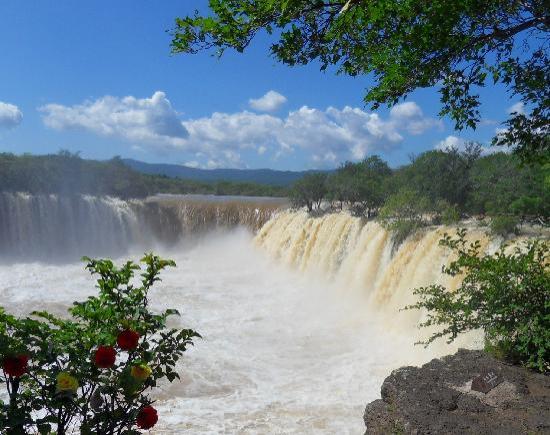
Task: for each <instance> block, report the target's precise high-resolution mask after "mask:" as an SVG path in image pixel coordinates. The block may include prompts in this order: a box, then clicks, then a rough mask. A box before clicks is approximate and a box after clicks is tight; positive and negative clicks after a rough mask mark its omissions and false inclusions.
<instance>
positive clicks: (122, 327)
mask: <svg viewBox="0 0 550 435" xmlns="http://www.w3.org/2000/svg"><path fill="white" fill-rule="evenodd" d="M85 260H86V262H87V265H86V268H87V269H88V270H89V271H90V273H91V274H92V275H97V276H98V279H97V288H98V291H99V293H98V295H97V296H91V297H89V298H88V299H87V300H86V301H84V302H75V304H74V306H73V307H72V308H71V309H70V310H69V314H70V316H69V317H68V318H58V317H56V316H54V315H52V314H50V313H48V312H45V311H38V312H34V313H32V316H31V317H26V318H17V317H15V316H12V315H10V314H8V313H6V312H5V310H3V309H2V308H0V363H1V366H2V369H3V370H2V371H0V386H2V385H3V386H4V387H5V388H6V389H7V392H8V402H7V403H3V402H2V401H1V400H0V431H1V432H2V433H7V434H14V435H15V434H23V433H41V434H49V433H51V432H52V430H54V428H55V431H56V433H57V434H59V435H62V434H65V433H69V432H71V431H73V430H78V431H79V433H82V434H92V433H97V434H139V433H141V432H140V431H139V430H137V427H140V428H142V429H144V428H148V427H150V425H151V424H153V425H154V424H155V423H156V419H157V418H158V417H157V413H156V411H155V410H154V409H153V408H152V407H151V404H152V403H153V400H152V399H151V398H150V396H149V392H150V391H151V390H152V389H153V388H155V387H157V386H158V383H159V382H160V381H163V380H167V381H169V382H172V381H173V380H174V379H176V378H179V375H178V373H177V372H176V371H175V365H176V363H177V361H178V360H179V359H180V358H181V356H182V354H183V352H184V351H185V350H186V349H187V347H188V346H189V345H191V344H192V340H193V339H194V338H196V337H199V335H198V334H197V333H196V332H195V331H193V330H191V329H181V330H178V329H175V328H167V326H166V321H167V319H168V317H169V316H173V315H177V314H178V312H177V311H176V310H172V309H168V310H165V311H163V312H161V313H155V312H153V311H152V310H151V309H150V300H149V291H150V289H151V287H152V286H153V285H154V284H155V283H157V282H158V281H160V278H159V274H160V272H161V271H162V270H163V269H165V268H166V267H171V266H175V263H174V262H173V261H170V260H163V259H161V258H159V257H158V256H156V255H153V254H147V255H145V257H144V258H143V259H142V260H141V261H142V263H143V264H144V268H140V266H139V265H137V264H135V263H133V262H131V261H128V262H126V263H125V264H123V265H122V266H121V267H117V266H115V265H114V264H113V263H112V262H111V261H110V260H92V259H89V258H86V259H85ZM136 272H141V274H140V279H138V280H137V282H136V280H134V275H135V274H136ZM136 425H137V427H136Z"/></svg>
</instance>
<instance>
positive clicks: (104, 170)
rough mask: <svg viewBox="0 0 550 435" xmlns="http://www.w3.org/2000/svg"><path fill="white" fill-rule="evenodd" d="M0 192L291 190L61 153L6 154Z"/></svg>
mask: <svg viewBox="0 0 550 435" xmlns="http://www.w3.org/2000/svg"><path fill="white" fill-rule="evenodd" d="M0 190H3V191H11V192H28V193H32V194H50V193H56V194H64V195H67V194H88V195H97V196H100V195H109V196H114V197H118V198H123V199H126V198H143V197H146V196H149V195H155V194H157V193H173V194H186V193H194V194H197V193H204V194H216V195H250V196H285V195H286V188H284V187H278V186H271V185H263V184H257V183H239V182H228V181H218V182H211V183H208V182H199V181H193V180H184V179H181V178H170V177H167V176H163V175H147V174H142V173H140V172H137V171H135V170H133V169H132V168H130V167H128V166H126V165H125V164H124V162H123V161H122V160H121V159H120V158H117V157H115V158H113V159H111V160H108V161H96V160H85V159H82V158H80V156H79V155H78V154H71V153H69V152H67V151H61V152H59V153H58V154H55V155H44V156H32V155H22V156H16V155H14V154H8V153H0Z"/></svg>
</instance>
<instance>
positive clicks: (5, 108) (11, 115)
mask: <svg viewBox="0 0 550 435" xmlns="http://www.w3.org/2000/svg"><path fill="white" fill-rule="evenodd" d="M21 121H23V113H22V112H21V110H19V107H17V106H15V105H13V104H9V103H3V102H2V101H0V128H14V127H17V126H18V125H19V124H21Z"/></svg>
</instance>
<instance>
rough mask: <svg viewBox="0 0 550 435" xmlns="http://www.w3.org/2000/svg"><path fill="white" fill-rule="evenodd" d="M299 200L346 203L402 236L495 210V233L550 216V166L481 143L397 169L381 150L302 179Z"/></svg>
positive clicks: (312, 206)
mask: <svg viewBox="0 0 550 435" xmlns="http://www.w3.org/2000/svg"><path fill="white" fill-rule="evenodd" d="M289 196H290V198H291V201H292V204H293V206H294V207H306V208H307V209H308V210H309V211H310V212H314V211H321V210H327V209H328V210H342V209H343V208H344V207H345V208H347V209H349V210H350V211H351V212H352V213H353V214H355V215H358V216H365V217H367V218H371V217H377V218H378V219H379V220H380V221H381V222H382V223H383V224H384V225H385V226H386V227H388V228H389V229H392V230H394V231H395V232H396V237H397V238H398V239H401V238H404V237H406V236H407V235H408V234H410V232H411V231H414V230H415V229H416V228H418V227H419V226H423V225H426V224H428V223H432V224H433V223H452V222H456V221H458V220H459V219H460V218H463V217H468V216H474V215H476V216H479V215H481V216H490V217H491V218H492V227H493V231H494V232H495V233H498V234H501V235H505V234H507V233H509V232H512V231H515V229H516V228H517V225H518V223H519V222H520V221H533V222H537V223H540V224H546V223H548V220H549V217H550V165H536V164H535V165H531V166H522V165H521V164H520V161H519V159H518V157H517V156H515V155H511V154H506V153H495V154H490V155H481V147H480V146H479V144H476V143H471V144H469V145H467V146H466V147H465V149H464V150H463V151H459V150H458V149H455V148H451V149H448V150H446V151H440V150H432V151H428V152H425V153H423V154H421V155H419V156H417V157H413V158H412V159H411V163H410V164H408V165H405V166H402V167H400V168H398V169H395V170H392V169H390V167H389V166H388V164H387V163H386V162H384V161H383V160H382V159H381V158H380V157H378V156H371V157H368V158H366V159H365V160H363V161H361V162H359V163H351V162H346V163H344V164H343V165H342V166H341V167H340V168H339V169H338V170H337V171H335V172H334V173H331V174H329V173H314V174H309V175H306V176H305V177H304V178H302V179H301V180H299V181H298V182H296V183H295V184H294V185H293V186H292V188H291V190H290V194H289Z"/></svg>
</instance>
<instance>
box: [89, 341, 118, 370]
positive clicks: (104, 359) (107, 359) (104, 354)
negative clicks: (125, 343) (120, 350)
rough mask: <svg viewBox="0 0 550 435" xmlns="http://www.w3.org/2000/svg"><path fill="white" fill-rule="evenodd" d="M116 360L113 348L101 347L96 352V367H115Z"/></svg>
mask: <svg viewBox="0 0 550 435" xmlns="http://www.w3.org/2000/svg"><path fill="white" fill-rule="evenodd" d="M115 359H116V350H115V349H114V348H113V347H111V346H99V347H98V348H97V350H96V351H95V358H94V361H95V365H96V366H98V367H99V368H102V369H108V368H110V367H112V366H113V364H114V363H115Z"/></svg>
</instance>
